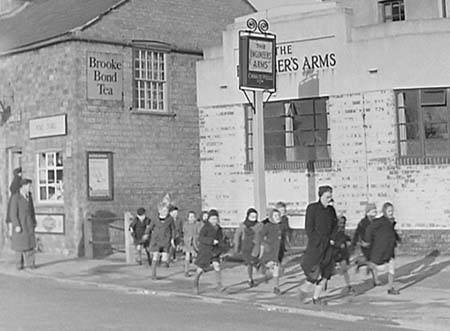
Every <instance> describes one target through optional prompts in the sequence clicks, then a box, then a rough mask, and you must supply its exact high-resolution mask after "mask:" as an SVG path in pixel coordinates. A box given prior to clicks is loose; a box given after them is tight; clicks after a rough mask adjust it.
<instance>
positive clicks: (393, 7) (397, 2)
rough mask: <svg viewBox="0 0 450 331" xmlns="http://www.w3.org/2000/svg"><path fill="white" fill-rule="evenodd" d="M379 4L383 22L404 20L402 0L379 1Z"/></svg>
mask: <svg viewBox="0 0 450 331" xmlns="http://www.w3.org/2000/svg"><path fill="white" fill-rule="evenodd" d="M380 6H381V15H382V19H383V22H397V21H404V20H405V5H404V2H403V0H388V1H381V2H380Z"/></svg>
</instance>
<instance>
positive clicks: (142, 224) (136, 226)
mask: <svg viewBox="0 0 450 331" xmlns="http://www.w3.org/2000/svg"><path fill="white" fill-rule="evenodd" d="M149 225H150V219H149V218H148V217H147V216H145V209H144V208H139V209H138V210H137V216H136V217H135V218H134V220H133V222H131V224H130V229H129V230H130V232H131V236H132V237H133V242H134V247H135V255H136V263H138V264H142V250H145V252H146V254H147V258H148V263H149V264H150V265H151V259H150V253H149V252H148V244H149V235H146V230H147V227H148V226H149Z"/></svg>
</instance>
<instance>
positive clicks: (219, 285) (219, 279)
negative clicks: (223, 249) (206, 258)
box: [212, 261, 224, 292]
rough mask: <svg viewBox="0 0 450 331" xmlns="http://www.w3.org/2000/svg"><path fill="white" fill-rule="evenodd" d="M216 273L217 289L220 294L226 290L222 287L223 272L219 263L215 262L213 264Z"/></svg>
mask: <svg viewBox="0 0 450 331" xmlns="http://www.w3.org/2000/svg"><path fill="white" fill-rule="evenodd" d="M212 265H213V269H214V272H215V273H216V289H217V291H218V292H222V291H223V290H224V288H223V286H222V272H221V270H220V263H219V261H213V263H212Z"/></svg>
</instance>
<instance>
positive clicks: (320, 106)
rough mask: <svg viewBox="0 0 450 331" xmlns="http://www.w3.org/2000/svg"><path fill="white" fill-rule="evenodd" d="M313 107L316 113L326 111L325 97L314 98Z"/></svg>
mask: <svg viewBox="0 0 450 331" xmlns="http://www.w3.org/2000/svg"><path fill="white" fill-rule="evenodd" d="M314 107H315V108H314V110H315V113H316V114H325V113H326V112H327V99H325V98H320V99H317V100H315V105H314Z"/></svg>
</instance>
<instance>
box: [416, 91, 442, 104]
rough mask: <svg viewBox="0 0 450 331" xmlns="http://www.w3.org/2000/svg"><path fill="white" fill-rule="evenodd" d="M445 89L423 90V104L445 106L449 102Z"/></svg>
mask: <svg viewBox="0 0 450 331" xmlns="http://www.w3.org/2000/svg"><path fill="white" fill-rule="evenodd" d="M446 99H447V94H446V91H445V90H423V91H422V99H421V102H422V106H445V105H446V104H447V100H446Z"/></svg>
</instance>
